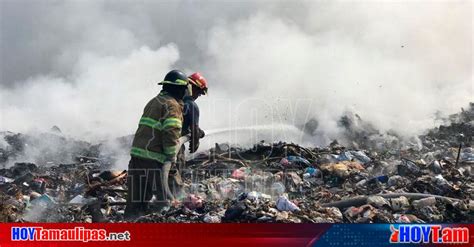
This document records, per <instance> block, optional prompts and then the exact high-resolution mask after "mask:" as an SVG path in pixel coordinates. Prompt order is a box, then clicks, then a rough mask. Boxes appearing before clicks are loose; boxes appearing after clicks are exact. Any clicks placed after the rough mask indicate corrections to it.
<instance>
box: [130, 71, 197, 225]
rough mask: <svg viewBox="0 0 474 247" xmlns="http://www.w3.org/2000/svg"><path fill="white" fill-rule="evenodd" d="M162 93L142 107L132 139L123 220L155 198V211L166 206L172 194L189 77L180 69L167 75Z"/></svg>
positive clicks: (141, 210)
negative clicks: (171, 178) (170, 179)
mask: <svg viewBox="0 0 474 247" xmlns="http://www.w3.org/2000/svg"><path fill="white" fill-rule="evenodd" d="M159 84H160V85H163V89H162V90H161V92H160V93H159V94H158V95H157V96H155V97H154V98H152V99H151V100H150V101H149V102H148V104H147V105H146V106H145V109H144V111H143V115H142V117H141V118H140V121H139V124H138V129H137V131H136V133H135V137H134V139H133V144H132V149H131V152H130V155H131V159H130V163H129V166H128V178H127V184H128V194H127V206H126V209H125V217H126V218H128V219H132V218H135V217H137V216H140V215H143V214H145V213H147V211H148V202H149V201H150V199H151V198H152V196H153V195H155V197H156V200H157V205H156V206H157V207H156V208H157V210H160V209H162V208H163V207H165V206H167V205H168V204H169V201H168V200H173V199H174V198H173V195H172V193H171V191H170V189H169V185H168V175H169V171H170V168H171V166H172V165H173V163H175V162H176V153H177V151H178V149H179V147H178V144H179V138H180V136H181V131H182V122H183V111H182V109H183V102H182V98H183V97H184V95H185V92H186V90H187V86H188V78H187V77H186V75H185V74H184V73H183V72H182V71H179V70H172V71H170V72H169V73H168V74H166V76H165V78H164V80H163V81H162V82H160V83H159Z"/></svg>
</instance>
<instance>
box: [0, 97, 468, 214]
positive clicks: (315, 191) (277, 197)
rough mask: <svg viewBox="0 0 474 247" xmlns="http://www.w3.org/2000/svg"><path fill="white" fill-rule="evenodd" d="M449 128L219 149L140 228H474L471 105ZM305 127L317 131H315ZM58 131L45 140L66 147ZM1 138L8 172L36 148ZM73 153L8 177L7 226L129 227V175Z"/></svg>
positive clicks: (199, 160)
mask: <svg viewBox="0 0 474 247" xmlns="http://www.w3.org/2000/svg"><path fill="white" fill-rule="evenodd" d="M451 118H452V119H451V120H452V121H451V123H450V124H449V125H444V126H440V127H439V128H436V129H434V130H431V131H429V132H428V133H427V134H426V135H423V136H420V137H418V138H415V139H414V140H413V142H408V143H404V142H401V141H398V138H397V136H396V135H395V134H390V135H387V134H381V133H378V131H377V130H376V129H375V128H373V127H372V126H371V125H369V124H366V123H364V122H363V121H362V119H361V118H360V116H358V115H348V116H344V117H343V118H341V121H340V123H339V124H340V126H341V127H343V128H345V130H346V132H347V133H346V137H347V138H349V140H350V142H346V143H349V144H350V145H348V147H344V146H342V145H341V144H339V142H338V141H334V142H332V143H331V144H330V145H329V146H327V147H301V146H299V145H297V144H293V143H285V142H278V143H265V142H260V143H257V144H256V145H255V146H254V147H253V148H251V149H242V148H237V147H232V146H230V145H227V144H216V146H215V148H212V149H210V150H208V151H207V152H203V153H200V154H198V155H196V156H195V157H194V158H193V159H191V160H188V161H186V164H185V166H183V167H184V169H182V171H181V180H182V190H180V191H181V194H180V195H179V196H177V198H179V199H180V202H178V203H176V202H174V203H171V206H170V207H167V208H165V209H164V210H162V211H160V212H158V211H153V200H152V202H151V203H150V212H146V213H148V214H146V215H143V216H141V217H139V218H137V219H136V220H135V221H136V222H206V223H221V222H283V223H323V222H326V223H335V222H353V223H376V222H383V223H433V222H438V223H462V222H473V221H474V213H473V212H474V176H473V172H474V170H473V169H472V165H473V164H474V148H473V147H472V144H473V143H472V140H473V137H472V136H473V133H474V127H473V124H474V104H472V103H471V105H470V109H468V110H463V112H462V113H460V114H457V115H453V116H451ZM305 128H306V129H307V131H308V132H311V133H312V132H314V130H315V129H316V128H317V122H316V120H314V121H313V122H312V123H311V124H309V125H308V126H306V127H305ZM58 129H59V128H57V129H56V128H55V129H54V130H53V132H54V133H50V134H48V135H47V137H48V138H50V139H52V140H55V141H58V142H59V143H62V144H64V145H65V146H67V145H69V144H67V143H68V140H67V139H66V138H64V137H62V136H61V135H60V134H61V132H60V131H59V130H58ZM2 136H3V137H4V140H5V141H6V142H7V143H8V144H9V146H8V147H6V148H5V147H0V148H3V149H0V164H7V163H9V162H11V161H12V160H16V159H17V158H18V157H21V153H22V152H24V151H25V147H26V146H28V145H29V146H31V145H34V142H32V141H31V140H32V139H31V138H27V137H26V136H25V135H22V134H14V133H10V132H3V133H2ZM125 139H126V140H129V139H130V138H128V137H127V138H124V143H125V142H127V141H126V140H125ZM72 142H73V143H75V144H74V145H75V147H80V148H79V149H77V150H80V151H78V152H75V153H74V155H73V157H70V156H71V155H72V154H71V153H68V154H67V156H68V160H69V162H61V161H58V160H57V159H51V160H48V155H45V157H44V159H42V160H38V161H36V162H33V163H28V162H16V163H14V164H12V165H11V166H5V165H4V168H2V169H0V201H1V202H2V203H0V222H36V221H41V222H122V221H125V220H124V209H125V204H126V203H125V198H126V193H127V186H126V179H127V171H115V170H110V162H109V161H110V159H111V158H110V157H104V156H101V155H103V154H101V153H100V152H99V151H98V150H100V148H99V147H98V146H97V145H90V144H87V143H83V142H77V141H72ZM460 144H461V147H460ZM60 151H61V150H60ZM62 151H64V150H62ZM62 151H61V152H62ZM69 158H71V159H69ZM144 213H145V212H144Z"/></svg>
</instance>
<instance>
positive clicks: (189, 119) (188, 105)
mask: <svg viewBox="0 0 474 247" xmlns="http://www.w3.org/2000/svg"><path fill="white" fill-rule="evenodd" d="M188 81H189V86H188V89H189V90H188V95H186V96H185V97H184V99H183V101H184V122H183V135H187V134H190V135H191V138H190V143H189V152H191V153H194V152H196V150H197V149H198V148H199V139H200V138H203V137H204V135H205V133H204V131H203V130H202V129H201V128H199V107H198V105H197V104H196V102H195V101H196V99H197V98H199V96H201V95H206V94H207V80H206V79H205V78H204V77H203V76H202V75H201V74H200V73H199V72H196V73H194V74H192V75H190V76H189V77H188Z"/></svg>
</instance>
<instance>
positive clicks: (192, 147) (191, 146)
mask: <svg viewBox="0 0 474 247" xmlns="http://www.w3.org/2000/svg"><path fill="white" fill-rule="evenodd" d="M198 148H199V139H197V138H192V139H191V141H190V142H189V152H190V153H194V152H196V150H198Z"/></svg>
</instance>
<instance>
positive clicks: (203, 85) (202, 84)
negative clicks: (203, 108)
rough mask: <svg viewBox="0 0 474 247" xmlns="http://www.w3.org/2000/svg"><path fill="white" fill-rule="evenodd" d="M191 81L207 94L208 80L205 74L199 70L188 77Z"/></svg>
mask: <svg viewBox="0 0 474 247" xmlns="http://www.w3.org/2000/svg"><path fill="white" fill-rule="evenodd" d="M188 79H189V83H190V84H193V85H194V86H196V87H198V88H200V89H201V90H202V91H203V92H204V94H207V81H206V78H204V76H202V75H201V74H200V73H199V72H196V73H194V74H192V75H190V76H189V77H188Z"/></svg>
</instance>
